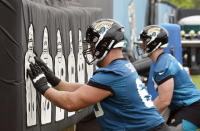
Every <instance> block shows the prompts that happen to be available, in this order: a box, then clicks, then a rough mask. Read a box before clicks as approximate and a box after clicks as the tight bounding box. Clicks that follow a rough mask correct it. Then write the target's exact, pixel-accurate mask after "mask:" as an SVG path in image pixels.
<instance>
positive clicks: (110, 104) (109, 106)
mask: <svg viewBox="0 0 200 131" xmlns="http://www.w3.org/2000/svg"><path fill="white" fill-rule="evenodd" d="M88 85H91V86H93V87H96V88H101V89H104V90H109V91H111V92H112V93H113V96H109V97H107V98H105V99H104V100H102V101H100V102H99V103H97V104H96V105H95V106H94V110H95V115H96V117H97V120H98V122H99V124H100V126H101V128H102V130H103V131H148V130H150V129H152V128H154V127H156V126H158V125H160V124H161V123H163V122H164V120H163V118H162V117H161V116H160V115H159V112H158V110H157V109H156V107H155V106H154V104H153V102H152V100H151V95H150V94H149V93H148V92H147V89H146V87H145V85H144V84H143V83H142V81H141V80H140V78H139V76H138V74H137V72H136V70H135V68H134V66H133V65H132V64H131V63H130V62H129V61H127V60H124V59H117V60H114V61H113V62H111V63H110V64H109V65H108V66H107V67H106V68H99V69H97V70H96V71H95V72H94V74H93V77H92V78H91V79H90V80H89V82H88Z"/></svg>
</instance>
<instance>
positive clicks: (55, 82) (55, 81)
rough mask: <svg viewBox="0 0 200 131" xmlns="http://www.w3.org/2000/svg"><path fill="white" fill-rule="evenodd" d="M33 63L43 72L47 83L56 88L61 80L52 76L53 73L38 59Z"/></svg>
mask: <svg viewBox="0 0 200 131" xmlns="http://www.w3.org/2000/svg"><path fill="white" fill-rule="evenodd" d="M35 62H36V63H37V64H38V65H39V66H40V68H41V69H42V71H43V72H44V74H45V76H46V78H47V81H48V82H49V83H50V84H51V85H52V86H57V85H58V84H59V82H60V81H61V80H60V79H59V78H58V77H56V76H55V75H54V73H53V71H52V70H51V69H49V67H47V65H46V64H45V63H44V62H43V61H42V60H41V59H40V58H39V57H35Z"/></svg>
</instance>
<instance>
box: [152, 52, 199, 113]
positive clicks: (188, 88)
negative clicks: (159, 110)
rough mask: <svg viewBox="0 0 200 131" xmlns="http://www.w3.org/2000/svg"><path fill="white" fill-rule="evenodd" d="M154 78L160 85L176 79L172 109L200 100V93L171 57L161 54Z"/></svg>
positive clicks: (156, 64) (184, 71)
mask: <svg viewBox="0 0 200 131" xmlns="http://www.w3.org/2000/svg"><path fill="white" fill-rule="evenodd" d="M153 78H154V80H155V82H156V83H157V84H158V85H160V84H162V83H163V82H165V81H166V80H168V79H170V78H173V79H174V91H173V97H172V101H171V104H170V106H169V107H170V109H171V110H175V109H178V108H180V107H183V106H188V105H190V104H192V103H194V102H196V101H198V100H200V91H199V90H198V88H197V87H196V86H195V85H194V83H193V82H192V80H191V78H190V76H189V74H188V73H187V72H186V70H185V69H184V68H183V66H182V65H181V64H180V63H179V62H178V61H177V60H176V59H175V58H174V57H173V56H172V55H171V54H167V53H164V54H161V55H160V56H159V57H158V59H157V62H156V63H155V68H154V73H153Z"/></svg>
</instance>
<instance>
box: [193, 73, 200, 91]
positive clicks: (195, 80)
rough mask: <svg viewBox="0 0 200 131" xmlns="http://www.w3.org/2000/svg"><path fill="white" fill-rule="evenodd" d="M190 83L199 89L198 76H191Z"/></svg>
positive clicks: (199, 76) (199, 77)
mask: <svg viewBox="0 0 200 131" xmlns="http://www.w3.org/2000/svg"><path fill="white" fill-rule="evenodd" d="M192 81H193V82H194V84H195V85H196V86H197V87H198V88H199V89H200V75H192Z"/></svg>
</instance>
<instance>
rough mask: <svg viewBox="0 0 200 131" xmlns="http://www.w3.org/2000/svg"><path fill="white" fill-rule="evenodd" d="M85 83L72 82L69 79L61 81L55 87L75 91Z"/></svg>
mask: <svg viewBox="0 0 200 131" xmlns="http://www.w3.org/2000/svg"><path fill="white" fill-rule="evenodd" d="M83 85H84V84H79V83H71V82H67V81H62V80H61V81H60V82H59V83H58V85H57V86H55V89H57V90H60V91H70V92H72V91H75V90H77V89H78V88H79V87H81V86H83Z"/></svg>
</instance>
